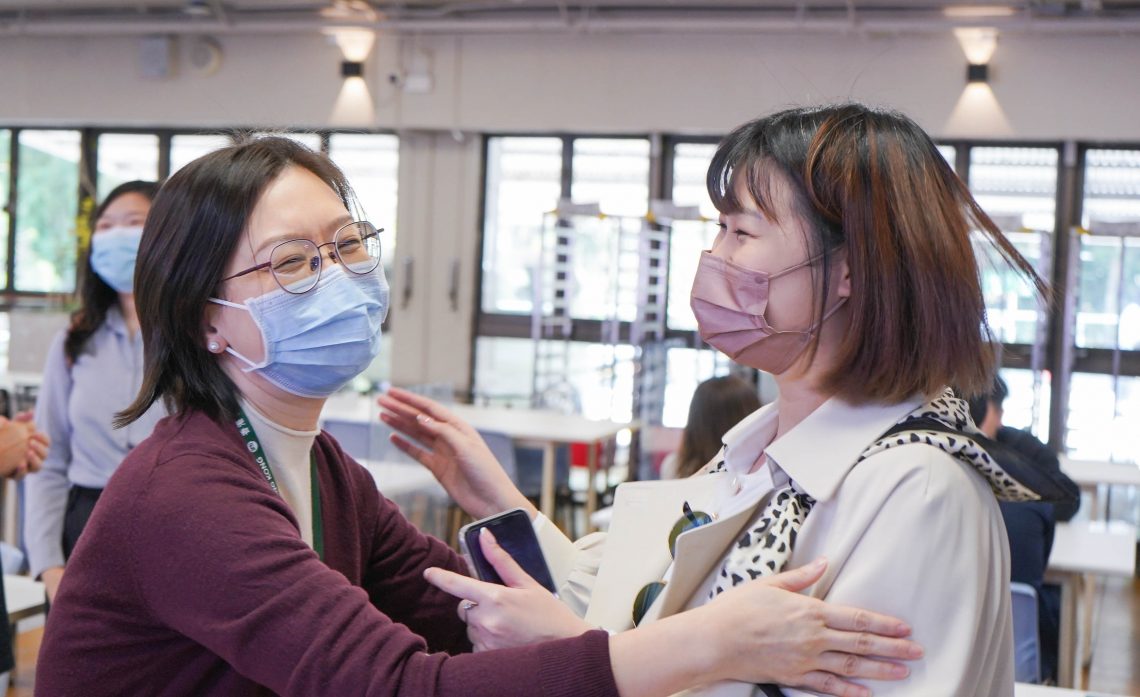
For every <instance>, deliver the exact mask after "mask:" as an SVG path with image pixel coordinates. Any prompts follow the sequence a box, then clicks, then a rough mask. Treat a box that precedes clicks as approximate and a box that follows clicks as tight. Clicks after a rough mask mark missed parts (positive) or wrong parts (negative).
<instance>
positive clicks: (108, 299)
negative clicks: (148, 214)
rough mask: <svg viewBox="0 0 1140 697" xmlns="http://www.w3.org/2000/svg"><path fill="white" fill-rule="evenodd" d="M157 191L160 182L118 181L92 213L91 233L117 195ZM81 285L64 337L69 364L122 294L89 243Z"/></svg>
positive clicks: (148, 194)
mask: <svg viewBox="0 0 1140 697" xmlns="http://www.w3.org/2000/svg"><path fill="white" fill-rule="evenodd" d="M157 193H158V183H157V182H150V181H130V182H126V183H124V184H119V185H118V186H116V187H115V188H114V189H111V193H109V194H107V197H106V198H104V199H103V202H102V203H100V204H99V206H98V207H97V208H96V209H95V211H94V212H93V213H92V214H91V218H90V220H89V221H88V225H89V226H90V228H91V234H92V235H94V234H95V225H96V224H97V223H98V222H99V218H102V217H103V213H105V212H106V211H107V207H108V206H110V205H111V204H112V203H114V202H115V200H116V199H118V198H120V197H123V196H126V195H127V194H138V195H140V196H142V197H144V198H146V199H147V200H148V201H154V197H155V194H157ZM78 285H79V287H78V289H77V292H76V295H78V296H79V308H78V309H77V310H75V312H73V313H71V324H70V325H69V326H68V328H67V337H66V338H65V339H64V340H63V353H64V355H65V356H67V362H68V363H69V364H73V363H75V361H77V360H79V354H81V353H83V349H84V347H86V346H87V340H88V339H90V338H91V335H92V334H94V333H95V330H97V329H98V328H99V327H100V325H102V324H103V320H105V319H107V311H108V310H110V309H111V306H113V305H115V304H116V303H118V302H119V294H118V293H117V292H115V289H114V288H112V287H111V286H109V285H107V282H106V281H104V280H103V279H102V278H100V277H99V274H97V273H95V269H94V268H93V267H92V266H91V245H90V243H88V245H87V250H86V251H85V252H84V253H83V261H82V262H81V264H80V266H79V284H78Z"/></svg>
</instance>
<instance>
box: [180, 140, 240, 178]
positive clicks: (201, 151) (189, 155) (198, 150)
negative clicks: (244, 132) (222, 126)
mask: <svg viewBox="0 0 1140 697" xmlns="http://www.w3.org/2000/svg"><path fill="white" fill-rule="evenodd" d="M232 143H233V141H232V140H231V139H230V137H229V136H224V135H217V134H203V135H198V134H185V135H176V136H171V138H170V173H171V174H174V173H175V172H177V171H178V170H180V169H182V168H183V167H185V166H186V165H188V164H190V163H191V162H193V161H194V160H197V159H198V158H199V157H201V156H203V155H205V154H207V153H211V152H213V151H215V150H219V149H221V148H224V147H227V146H229V145H231V144H232Z"/></svg>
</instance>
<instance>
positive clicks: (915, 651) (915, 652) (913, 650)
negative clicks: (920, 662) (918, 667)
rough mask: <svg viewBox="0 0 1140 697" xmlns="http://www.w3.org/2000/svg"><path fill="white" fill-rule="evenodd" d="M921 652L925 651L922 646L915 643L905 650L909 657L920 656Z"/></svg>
mask: <svg viewBox="0 0 1140 697" xmlns="http://www.w3.org/2000/svg"><path fill="white" fill-rule="evenodd" d="M923 653H925V652H924V651H923V650H922V647H921V646H919V645H918V644H915V645H914V646H912V647H910V651H907V654H908V655H909V656H910V657H911V658H922V654H923Z"/></svg>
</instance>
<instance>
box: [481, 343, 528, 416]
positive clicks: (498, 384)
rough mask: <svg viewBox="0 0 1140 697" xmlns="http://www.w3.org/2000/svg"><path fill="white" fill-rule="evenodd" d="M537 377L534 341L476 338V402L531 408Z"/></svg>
mask: <svg viewBox="0 0 1140 697" xmlns="http://www.w3.org/2000/svg"><path fill="white" fill-rule="evenodd" d="M533 378H534V344H533V343H531V340H530V339H507V338H499V337H488V336H481V337H478V338H476V339H475V401H476V403H492V404H495V405H511V406H529V405H530V396H531V390H532V385H533V382H532V381H533Z"/></svg>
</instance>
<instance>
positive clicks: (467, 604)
mask: <svg viewBox="0 0 1140 697" xmlns="http://www.w3.org/2000/svg"><path fill="white" fill-rule="evenodd" d="M473 607H479V603H477V602H475V601H474V600H464V601H463V602H462V603H461V604H460V605H459V609H460V610H462V611H463V623H464V624H466V623H467V613H468V612H470V610H471V608H473Z"/></svg>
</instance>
